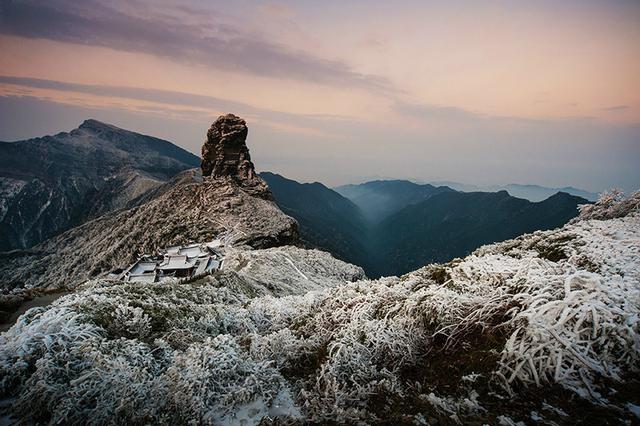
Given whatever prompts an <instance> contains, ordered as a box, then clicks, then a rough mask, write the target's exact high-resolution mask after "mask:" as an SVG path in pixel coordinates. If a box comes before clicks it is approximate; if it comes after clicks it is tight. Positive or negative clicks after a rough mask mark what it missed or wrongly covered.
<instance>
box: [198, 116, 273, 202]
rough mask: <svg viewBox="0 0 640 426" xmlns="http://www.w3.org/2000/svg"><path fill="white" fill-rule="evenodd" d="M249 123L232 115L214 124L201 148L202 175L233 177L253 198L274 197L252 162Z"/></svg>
mask: <svg viewBox="0 0 640 426" xmlns="http://www.w3.org/2000/svg"><path fill="white" fill-rule="evenodd" d="M248 132H249V129H248V128H247V123H246V122H245V121H244V120H243V119H242V118H240V117H238V116H236V115H233V114H226V115H221V116H220V117H218V119H217V120H216V121H215V122H214V123H213V124H212V125H211V127H210V128H209V131H208V132H207V139H206V140H205V142H204V145H202V162H201V164H200V168H201V169H202V176H204V177H207V176H213V177H214V178H224V177H228V178H232V179H234V180H236V182H237V183H239V184H240V185H242V186H243V187H245V188H251V189H253V190H254V191H253V192H254V193H255V194H254V195H261V196H264V197H268V198H271V194H270V192H269V189H268V187H267V185H266V183H265V182H264V181H263V180H262V178H260V177H259V176H258V175H257V174H256V172H255V168H254V166H253V163H252V162H251V156H250V155H249V148H247V143H246V140H247V134H248Z"/></svg>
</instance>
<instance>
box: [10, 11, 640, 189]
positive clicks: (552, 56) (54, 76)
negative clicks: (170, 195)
mask: <svg viewBox="0 0 640 426" xmlns="http://www.w3.org/2000/svg"><path fill="white" fill-rule="evenodd" d="M0 50H1V51H2V55H0V140H4V141H9V140H18V139H25V138H30V137H36V136H42V135H45V134H52V133H57V132H60V131H69V130H71V129H73V128H75V127H77V126H78V125H79V124H80V123H81V122H82V121H83V120H84V119H86V118H96V119H98V120H102V121H105V122H109V123H112V124H115V125H117V126H120V127H123V128H126V129H129V130H134V131H138V132H141V133H145V134H149V135H153V136H157V137H161V138H164V139H167V140H170V141H172V142H175V143H177V144H179V145H181V146H182V147H184V148H186V149H188V150H189V151H191V152H194V153H199V149H200V146H201V145H202V141H203V138H204V134H205V132H206V129H207V128H208V126H209V125H210V124H211V122H212V121H213V120H214V119H215V117H217V116H218V115H220V114H221V113H226V112H233V113H235V114H237V115H240V116H242V117H243V118H245V119H246V120H247V122H248V125H249V128H250V134H249V139H248V143H249V147H250V149H251V154H252V158H253V159H254V161H255V163H256V165H257V166H258V168H259V169H261V170H271V171H274V172H277V173H281V174H283V175H285V176H287V177H289V178H293V179H296V180H299V181H316V180H317V181H321V182H323V183H326V184H328V185H338V184H343V183H350V182H358V181H362V180H365V179H368V178H376V177H387V178H388V177H394V178H410V179H414V180H423V181H428V180H452V181H459V182H465V183H469V184H476V185H489V184H506V183H512V182H515V183H529V184H540V185H546V186H554V187H562V186H575V187H580V188H584V189H587V190H590V191H601V190H604V189H608V188H610V187H614V186H616V187H621V188H622V189H624V190H626V191H630V190H634V189H638V188H640V77H639V76H640V2H637V1H625V0H620V1H591V0H585V1H562V2H556V1H547V0H543V1H539V2H525V1H514V2H499V1H486V2H471V1H469V2H464V1H461V2H444V1H443V2H435V1H429V2H423V1H406V2H402V4H398V3H397V2H394V3H393V4H392V3H391V2H384V1H367V2H358V1H353V2H343V1H334V0H329V1H324V2H293V1H291V2H289V1H282V2H252V1H238V2H209V1H199V0H190V1H185V2H177V1H169V0H162V1H151V0H136V1H133V2H130V1H124V0H109V1H97V0H87V1H83V2H75V1H72V0H50V1H47V2H41V1H36V0H0Z"/></svg>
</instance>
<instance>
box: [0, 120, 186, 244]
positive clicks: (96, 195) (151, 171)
mask: <svg viewBox="0 0 640 426" xmlns="http://www.w3.org/2000/svg"><path fill="white" fill-rule="evenodd" d="M198 164H199V159H198V157H196V156H195V155H193V154H191V153H189V152H188V151H186V150H184V149H182V148H180V147H178V146H176V145H174V144H172V143H171V142H168V141H165V140H162V139H158V138H155V137H151V136H147V135H142V134H139V133H135V132H130V131H128V130H125V129H120V128H118V127H116V126H113V125H110V124H106V123H102V122H100V121H97V120H93V119H88V120H85V121H84V122H83V123H82V124H81V125H80V126H79V127H78V128H76V129H74V130H72V131H70V132H61V133H58V134H56V135H53V136H44V137H40V138H32V139H27V140H23V141H15V142H2V143H0V194H2V200H1V203H0V231H1V232H0V251H2V250H11V249H16V248H19V249H20V248H28V247H31V246H33V245H35V244H37V243H39V242H41V241H44V240H45V239H46V238H48V237H50V236H53V235H56V234H58V233H60V232H62V231H64V230H66V229H69V228H71V227H73V226H76V225H79V224H81V223H84V222H85V221H87V220H89V219H92V218H95V217H98V216H100V215H101V214H103V213H106V212H109V211H113V210H116V209H119V208H123V207H126V206H127V204H128V203H129V202H130V201H131V200H133V199H134V198H137V197H139V196H140V195H141V194H142V193H144V192H146V191H148V190H150V189H152V188H154V187H157V186H158V185H160V184H161V183H162V182H166V181H168V180H169V179H170V178H172V177H173V176H174V175H176V174H177V173H179V172H181V171H183V170H187V169H189V168H192V167H197V165H198ZM122 188H124V189H125V190H124V191H121V190H120V189H122Z"/></svg>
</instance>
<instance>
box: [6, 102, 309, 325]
mask: <svg viewBox="0 0 640 426" xmlns="http://www.w3.org/2000/svg"><path fill="white" fill-rule="evenodd" d="M233 123H235V124H233ZM246 134H247V127H246V124H245V121H244V120H242V119H241V118H239V117H236V116H234V115H231V114H230V115H226V116H222V117H220V118H218V119H217V120H216V122H215V123H214V124H213V126H211V129H210V130H209V132H208V134H207V142H205V146H204V147H203V152H205V153H206V154H205V155H204V156H203V159H202V164H203V170H211V172H212V174H209V175H206V176H204V177H203V176H201V175H200V172H199V170H198V169H191V170H186V171H184V172H182V173H179V174H178V175H176V176H174V177H173V178H172V179H171V180H170V181H169V182H167V183H164V184H162V185H160V186H158V187H156V188H154V189H153V190H151V191H148V192H146V193H145V194H144V195H143V196H141V197H139V198H137V199H136V200H135V203H133V205H131V206H130V207H127V208H123V209H119V210H116V211H113V212H110V213H107V214H104V215H102V216H100V217H99V218H97V219H95V220H92V221H89V222H87V223H85V224H83V225H80V226H78V227H75V228H72V229H70V230H68V231H66V232H64V233H62V234H59V235H56V236H54V237H51V238H49V239H47V240H45V241H43V242H42V243H40V244H38V245H36V246H34V247H33V248H32V249H30V250H29V251H20V252H11V253H0V292H1V293H2V294H0V316H1V315H2V312H1V311H3V310H8V309H3V304H6V303H5V302H6V301H5V300H4V299H7V300H9V301H21V300H22V299H23V298H28V297H31V296H33V295H37V294H38V293H39V292H42V291H44V290H45V289H46V291H58V290H60V289H61V288H67V289H69V288H75V286H77V285H78V284H80V283H82V282H83V281H85V280H87V279H90V278H98V277H102V276H105V275H106V274H107V273H109V272H110V271H111V270H113V269H115V268H119V267H122V266H124V265H127V264H130V263H131V262H133V261H134V260H136V259H137V258H138V256H140V255H141V254H144V253H155V252H156V251H157V250H158V249H160V248H162V247H168V246H172V245H176V244H185V243H188V242H193V241H195V242H199V241H208V240H211V239H212V238H224V239H225V241H226V242H227V245H228V246H232V247H234V248H243V249H246V250H253V249H263V248H269V247H278V246H283V245H287V244H297V243H298V225H297V222H296V221H295V220H294V219H292V218H291V217H289V216H287V215H285V214H284V213H283V212H282V211H281V210H280V209H279V208H278V207H277V205H276V204H275V203H274V202H273V201H272V196H271V191H270V190H269V188H268V186H267V184H266V183H265V182H264V181H263V180H262V178H260V177H259V176H257V175H255V172H254V167H253V164H252V163H251V161H250V159H249V150H248V149H247V146H246V143H245V139H246ZM234 150H235V151H234ZM231 152H236V157H235V158H236V160H233V158H234V156H233V155H231ZM212 156H213V157H212ZM212 158H214V160H212ZM34 271H37V273H34ZM12 303H13V302H12ZM16 303H17V302H16Z"/></svg>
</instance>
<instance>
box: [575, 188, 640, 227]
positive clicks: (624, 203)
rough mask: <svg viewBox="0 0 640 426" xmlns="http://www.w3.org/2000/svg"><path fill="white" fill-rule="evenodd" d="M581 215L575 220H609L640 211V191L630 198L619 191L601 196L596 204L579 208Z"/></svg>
mask: <svg viewBox="0 0 640 426" xmlns="http://www.w3.org/2000/svg"><path fill="white" fill-rule="evenodd" d="M578 208H579V209H580V215H579V216H578V217H577V218H576V219H574V221H575V220H590V219H596V220H607V219H614V218H617V217H624V216H626V215H628V214H630V213H632V212H637V211H639V210H640V191H636V192H634V193H633V194H631V195H630V196H629V197H625V196H624V193H623V192H622V191H620V190H619V189H615V188H614V189H612V190H611V191H609V192H606V191H605V192H603V193H602V194H600V198H599V199H598V201H596V202H595V203H594V204H582V205H580V206H578Z"/></svg>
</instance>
